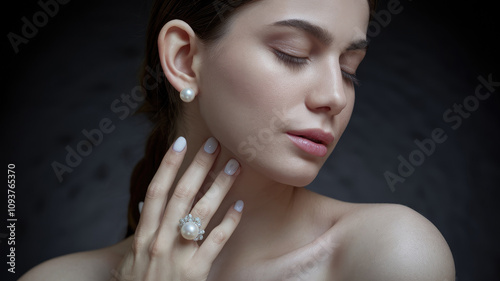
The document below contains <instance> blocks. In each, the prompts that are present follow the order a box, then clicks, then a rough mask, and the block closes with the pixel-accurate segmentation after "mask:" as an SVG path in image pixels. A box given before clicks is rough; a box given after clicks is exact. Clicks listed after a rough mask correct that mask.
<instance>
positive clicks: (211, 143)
mask: <svg viewBox="0 0 500 281" xmlns="http://www.w3.org/2000/svg"><path fill="white" fill-rule="evenodd" d="M218 144H219V142H218V141H217V140H216V139H215V138H209V139H208V140H207V141H206V142H205V146H204V147H203V149H204V150H205V152H206V153H208V154H212V153H214V152H215V150H216V149H217V145H218Z"/></svg>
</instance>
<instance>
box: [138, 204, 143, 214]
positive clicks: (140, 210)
mask: <svg viewBox="0 0 500 281" xmlns="http://www.w3.org/2000/svg"><path fill="white" fill-rule="evenodd" d="M142 206H144V202H143V201H141V202H139V206H138V207H139V214H140V213H141V212H142Z"/></svg>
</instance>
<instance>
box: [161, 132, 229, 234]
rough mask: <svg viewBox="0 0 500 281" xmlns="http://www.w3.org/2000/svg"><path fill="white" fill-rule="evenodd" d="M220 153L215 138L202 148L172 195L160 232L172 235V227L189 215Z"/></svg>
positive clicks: (210, 139)
mask: <svg viewBox="0 0 500 281" xmlns="http://www.w3.org/2000/svg"><path fill="white" fill-rule="evenodd" d="M219 151H220V149H219V148H218V142H217V140H216V139H215V138H209V139H208V140H207V141H206V142H205V145H204V146H203V147H202V148H200V150H199V151H198V153H197V154H196V156H195V157H194V159H193V162H192V163H191V164H190V165H189V167H188V168H187V170H186V172H185V173H184V174H183V175H182V177H181V178H180V180H179V182H178V183H177V186H176V187H175V190H174V191H173V193H172V196H171V198H170V200H169V202H168V204H167V207H166V211H165V216H164V218H163V222H162V225H161V226H160V232H163V231H165V233H171V232H172V227H176V226H177V225H178V224H179V219H180V218H182V217H185V216H186V215H187V213H188V212H189V210H190V209H191V205H192V203H193V199H194V196H195V195H196V193H197V192H198V190H199V189H200V186H201V185H202V183H203V181H204V180H205V178H206V177H207V174H208V172H209V171H210V168H211V167H212V165H213V163H214V162H215V159H216V158H217V154H218V152H219Z"/></svg>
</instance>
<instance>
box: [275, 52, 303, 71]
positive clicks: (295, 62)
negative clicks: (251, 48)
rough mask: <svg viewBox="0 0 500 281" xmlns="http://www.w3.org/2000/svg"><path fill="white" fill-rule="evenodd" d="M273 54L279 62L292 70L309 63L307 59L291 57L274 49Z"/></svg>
mask: <svg viewBox="0 0 500 281" xmlns="http://www.w3.org/2000/svg"><path fill="white" fill-rule="evenodd" d="M273 52H274V54H275V55H276V57H278V59H279V60H280V61H282V62H284V63H285V64H286V65H287V66H289V67H291V68H292V69H294V70H296V69H299V68H301V67H303V66H305V65H306V64H307V63H308V62H309V59H308V58H307V57H296V56H292V55H289V54H285V53H283V52H281V51H278V50H276V49H273Z"/></svg>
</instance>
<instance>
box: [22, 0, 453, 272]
mask: <svg viewBox="0 0 500 281" xmlns="http://www.w3.org/2000/svg"><path fill="white" fill-rule="evenodd" d="M368 13H369V10H368V4H367V3H366V1H364V0H333V1H332V0H314V1H300V0H287V1H280V0H266V1H258V2H257V3H255V4H252V5H249V6H248V7H245V8H243V9H242V10H241V11H240V13H238V14H237V15H236V16H235V17H234V19H233V21H232V23H231V28H230V29H229V30H228V32H227V34H225V35H224V37H223V38H222V39H221V40H219V41H218V44H217V46H215V47H214V46H206V45H204V44H202V43H201V42H200V41H199V39H198V38H197V37H196V36H195V34H194V32H193V31H192V29H191V28H190V27H189V25H188V24H186V23H185V22H183V21H180V20H173V21H170V22H168V23H167V24H166V25H165V26H164V27H163V29H162V31H161V33H160V35H159V37H158V48H159V53H160V59H161V64H162V67H163V70H164V72H165V75H166V78H167V79H168V80H169V82H170V83H171V84H172V85H173V86H174V87H175V88H176V89H177V90H178V91H181V90H182V89H183V88H185V87H190V88H192V89H193V90H194V92H195V93H196V94H197V95H196V98H195V100H194V101H193V102H191V103H189V104H186V106H185V112H184V116H183V119H182V121H181V123H180V127H181V130H180V131H179V132H178V135H179V136H183V137H185V139H187V147H186V148H185V149H183V150H182V151H180V152H176V151H174V150H172V147H171V148H170V149H169V151H168V152H167V154H166V155H165V157H164V161H163V163H162V165H161V166H160V168H159V169H158V171H157V173H156V175H155V177H154V179H153V180H152V183H151V184H150V186H149V189H148V195H147V196H146V201H145V203H144V207H143V212H142V214H141V219H140V222H139V226H138V229H137V230H136V234H135V235H132V236H130V237H128V238H127V239H125V240H123V241H121V242H119V243H117V244H115V245H113V246H110V247H107V248H104V249H99V250H94V251H88V252H82V253H76V254H71V255H67V256H63V257H59V258H56V259H52V260H49V261H47V262H45V263H43V264H41V265H39V266H37V267H35V268H33V269H32V270H31V271H29V272H28V273H27V274H25V275H24V276H23V277H22V278H21V279H20V280H22V281H26V280H66V279H68V280H110V279H111V278H113V277H112V275H113V274H114V275H115V277H118V279H121V280H128V279H126V277H130V276H135V278H134V279H130V280H372V281H373V280H374V281H377V280H380V281H382V280H383V281H391V280H394V281H396V280H397V281H400V280H429V281H436V280H437V281H441V280H442V281H445V280H447V281H452V280H455V268H454V263H453V257H452V254H451V251H450V249H449V247H448V245H447V243H446V241H445V240H444V238H443V237H442V235H441V234H440V232H439V231H438V230H437V229H436V227H435V226H434V225H432V223H430V222H429V221H428V220H427V219H425V218H424V217H422V216H421V215H419V214H418V213H416V212H415V211H413V210H411V209H409V208H406V207H404V206H400V205H391V204H352V203H346V202H341V201H338V200H335V199H332V198H328V197H324V196H321V195H319V194H316V193H313V192H311V191H308V190H307V189H305V188H303V186H305V185H307V184H309V183H310V182H311V181H312V180H313V179H314V178H315V177H316V175H317V173H318V171H319V169H320V168H321V166H322V165H323V163H324V162H325V161H326V159H327V158H328V156H329V155H330V154H331V153H332V151H333V149H334V147H335V145H336V143H337V142H338V140H339V138H340V136H341V135H342V133H343V131H344V130H345V128H346V126H347V123H348V122H349V119H350V116H351V112H352V109H353V105H354V86H353V83H352V81H351V80H350V77H351V76H350V75H351V74H354V73H355V70H356V68H357V67H358V65H359V63H360V62H361V61H362V59H363V57H364V55H365V53H366V49H365V46H364V44H363V42H364V40H365V39H366V37H365V36H366V35H365V34H364V33H363V32H360V30H366V27H367V25H368ZM290 20H294V21H290ZM285 21H286V24H284V22H285ZM277 22H279V23H280V24H276V23H277ZM299 22H300V26H299V25H297V23H299ZM304 22H305V23H308V25H304V24H303V23H304ZM290 23H292V24H290ZM305 26H307V28H305ZM310 26H318V27H320V28H321V30H322V32H323V33H324V34H323V35H327V37H330V38H329V39H330V40H322V39H326V38H324V36H323V37H322V38H317V37H318V36H316V35H318V33H311V29H310V28H309V27H310ZM283 54H285V56H292V57H295V58H298V60H297V59H294V60H293V62H292V63H295V65H292V63H290V61H289V62H288V63H286V62H284V61H283V59H284V57H283ZM286 59H287V58H286V57H285V60H286ZM308 128H320V129H322V130H324V131H326V132H329V133H332V134H333V135H334V137H335V140H334V141H333V142H332V143H331V144H329V145H328V147H327V148H328V153H327V154H326V155H325V156H324V157H318V156H313V155H311V154H308V153H307V152H305V151H303V150H300V149H298V148H297V147H296V146H294V145H293V144H292V143H291V142H290V139H289V138H288V137H287V136H286V132H287V131H289V130H303V129H308ZM263 132H265V133H263ZM263 136H265V138H263ZM210 137H214V138H216V139H217V140H218V146H217V149H216V151H215V152H213V154H210V153H207V152H206V151H204V149H203V145H204V143H205V141H207V139H209V138H210ZM252 137H253V138H252ZM230 159H235V160H237V161H238V162H239V164H240V167H239V168H238V170H237V171H236V172H235V174H233V175H228V174H226V173H224V172H223V170H224V166H225V165H226V163H227V162H228V161H229V160H230ZM181 163H182V164H181ZM183 175H184V176H183ZM214 180H215V184H213V185H212V184H211V183H212V182H213V181H214ZM332 188H334V187H332ZM198 190H200V192H199V193H198V195H197V196H196V197H195V195H196V194H197V192H198ZM193 200H194V201H193ZM237 200H243V201H244V208H243V211H242V212H241V213H240V212H238V211H236V210H235V209H234V208H233V206H234V203H235V202H236V201H237ZM192 206H193V209H192V210H191V207H192ZM190 210H191V214H193V216H198V217H200V218H201V220H202V222H203V228H205V231H206V235H205V239H204V240H203V241H201V242H200V241H199V242H194V241H188V240H184V239H183V238H182V237H180V234H179V230H178V228H177V224H178V220H179V219H180V218H181V217H184V216H185V215H186V214H187V213H189V211H190ZM189 265H195V267H194V268H195V269H194V270H186V269H187V268H188V266H189Z"/></svg>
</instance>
